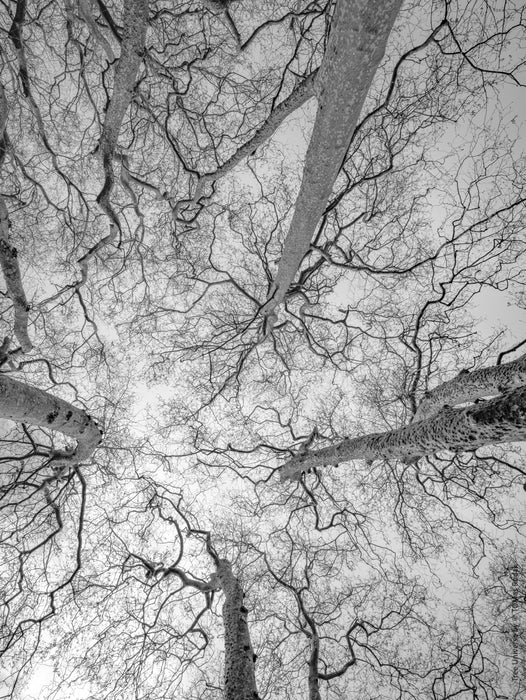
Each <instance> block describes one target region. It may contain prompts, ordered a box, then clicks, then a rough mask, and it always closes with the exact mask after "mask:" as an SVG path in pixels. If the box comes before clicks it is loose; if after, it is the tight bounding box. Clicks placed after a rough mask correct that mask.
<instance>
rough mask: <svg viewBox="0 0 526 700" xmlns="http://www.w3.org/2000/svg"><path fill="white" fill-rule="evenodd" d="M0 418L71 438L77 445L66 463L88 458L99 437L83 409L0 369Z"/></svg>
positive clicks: (94, 425) (100, 432)
mask: <svg viewBox="0 0 526 700" xmlns="http://www.w3.org/2000/svg"><path fill="white" fill-rule="evenodd" d="M0 418H7V419H9V420H12V421H16V422H17V423H28V424H29V425H36V426H39V427H41V428H49V429H50V430H58V431H59V432H61V433H63V434H64V435H67V436H68V437H71V438H74V439H75V440H76V441H77V448H76V450H75V452H74V453H73V454H71V456H69V457H68V459H67V462H68V463H71V462H74V463H77V462H81V461H84V460H87V459H89V457H91V455H92V453H93V451H94V450H95V448H96V447H97V445H98V444H99V443H100V441H101V440H102V431H101V430H100V428H99V427H98V426H97V424H96V422H95V421H94V420H93V418H91V416H89V415H88V414H87V413H86V411H83V410H81V409H79V408H76V407H75V406H74V405H73V404H71V403H69V402H68V401H63V400H62V399H59V398H57V397H56V396H53V395H52V394H49V393H48V392H47V391H42V389H37V388H35V387H33V386H30V385H29V384H24V383H22V382H19V381H17V380H16V379H12V378H11V377H9V376H8V375H7V374H5V373H2V372H0Z"/></svg>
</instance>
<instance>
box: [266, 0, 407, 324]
mask: <svg viewBox="0 0 526 700" xmlns="http://www.w3.org/2000/svg"><path fill="white" fill-rule="evenodd" d="M401 4H402V2H401V0H384V2H380V1H379V0H373V1H372V2H369V1H368V0H338V2H337V4H336V9H335V11H334V18H333V20H332V25H331V32H330V35H329V40H328V44H327V50H326V52H325V56H324V58H323V62H322V65H321V67H320V71H319V76H318V78H317V80H316V94H317V97H318V111H317V114H316V120H315V122H314V128H313V131H312V136H311V140H310V143H309V147H308V150H307V156H306V160H305V167H304V171H303V179H302V182H301V187H300V191H299V194H298V198H297V200H296V205H295V209H294V214H293V217H292V222H291V225H290V229H289V232H288V234H287V237H286V239H285V244H284V246H283V253H282V256H281V260H280V263H279V267H278V271H277V273H276V276H275V278H274V283H273V286H272V289H271V290H270V294H269V297H268V300H267V303H266V304H265V306H264V307H263V314H264V315H265V316H266V318H267V320H268V322H269V324H270V325H272V319H273V318H275V309H276V307H277V306H279V304H281V303H282V302H283V300H284V299H285V295H286V293H287V290H288V288H289V287H290V285H291V283H292V281H293V279H294V277H295V275H296V273H297V271H298V269H299V267H300V265H301V261H302V260H303V257H304V256H305V254H306V253H307V252H308V250H309V246H310V243H311V241H312V239H313V237H314V234H315V232H316V227H317V225H318V222H319V221H320V219H321V217H322V215H323V212H324V210H325V207H326V206H327V203H328V201H329V197H330V194H331V192H332V188H333V185H334V183H335V181H336V178H337V176H338V173H339V172H340V168H341V166H342V162H343V160H344V158H345V155H346V153H347V150H348V148H349V145H350V143H351V139H352V136H353V133H354V129H355V127H356V125H357V123H358V119H359V117H360V112H361V110H362V107H363V104H364V101H365V98H366V96H367V93H368V91H369V88H370V86H371V83H372V81H373V78H374V75H375V73H376V70H377V68H378V65H379V63H380V61H381V60H382V57H383V55H384V52H385V48H386V45H387V40H388V38H389V34H390V32H391V29H392V26H393V24H394V21H395V18H396V16H397V14H398V11H399V9H400V6H401Z"/></svg>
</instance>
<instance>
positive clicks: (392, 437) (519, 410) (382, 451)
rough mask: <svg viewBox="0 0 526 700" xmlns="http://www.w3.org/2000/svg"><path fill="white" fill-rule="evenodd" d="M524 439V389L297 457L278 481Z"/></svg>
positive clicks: (525, 427)
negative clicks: (358, 463)
mask: <svg viewBox="0 0 526 700" xmlns="http://www.w3.org/2000/svg"><path fill="white" fill-rule="evenodd" d="M524 440H526V386H522V387H520V388H518V389H514V390H512V391H510V392H507V393H506V394H503V395H501V396H498V397H497V398H495V399H491V400H489V401H483V402H481V403H477V404H474V405H471V406H467V407H465V408H450V407H449V406H444V407H443V408H442V410H441V411H440V412H439V413H438V414H437V415H435V416H432V417H431V418H428V419H425V420H421V421H419V422H416V423H411V425H408V426H405V427H404V428H399V429H398V430H390V431H388V432H385V433H372V434H370V435H364V436H362V437H357V438H346V439H345V440H342V441H341V442H339V443H337V444H336V445H332V446H330V447H325V448H323V449H321V450H315V451H312V452H307V453H305V454H300V455H296V456H295V457H293V458H292V459H291V460H290V461H289V462H287V463H286V464H284V465H283V466H282V467H281V470H280V475H281V479H282V480H283V479H295V478H298V477H299V476H300V475H301V473H303V472H305V471H307V470H309V469H312V468H314V467H316V468H318V467H325V466H327V465H330V464H336V465H337V464H339V463H342V462H349V461H351V460H354V459H365V460H367V461H374V460H376V459H399V460H401V461H404V462H412V461H415V460H416V459H418V458H419V457H424V456H426V455H433V454H435V453H437V452H440V451H442V450H449V451H452V452H471V451H473V450H476V449H477V448H478V447H483V446H484V445H493V444H499V443H505V442H522V441H524Z"/></svg>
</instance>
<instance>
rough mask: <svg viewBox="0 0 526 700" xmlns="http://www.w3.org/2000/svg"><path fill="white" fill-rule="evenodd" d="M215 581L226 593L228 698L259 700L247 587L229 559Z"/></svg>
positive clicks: (221, 563)
mask: <svg viewBox="0 0 526 700" xmlns="http://www.w3.org/2000/svg"><path fill="white" fill-rule="evenodd" d="M213 584H214V586H217V587H218V588H221V590H222V591H223V594H224V596H225V602H224V603H223V624H224V627H225V700H256V698H258V697H259V696H258V693H257V688H256V675H255V670H254V662H255V658H254V650H253V648H252V643H251V641H250V633H249V629H248V622H247V614H248V610H247V609H246V608H245V606H244V603H243V597H244V594H243V588H242V587H241V584H240V583H239V580H238V579H237V578H236V577H235V576H234V574H233V572H232V566H231V565H230V562H229V561H228V560H227V559H219V560H218V563H217V564H216V572H215V576H214V577H213Z"/></svg>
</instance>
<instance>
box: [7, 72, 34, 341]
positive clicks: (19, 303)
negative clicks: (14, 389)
mask: <svg viewBox="0 0 526 700" xmlns="http://www.w3.org/2000/svg"><path fill="white" fill-rule="evenodd" d="M7 116H8V105H7V98H6V96H5V91H4V86H3V85H2V84H1V83H0V169H1V167H2V165H3V161H4V157H5V154H6V151H7ZM9 226H10V224H9V212H8V210H7V205H6V203H5V199H4V197H3V196H2V195H0V267H1V268H2V272H3V274H4V279H5V285H6V288H7V293H8V295H9V297H10V298H11V301H12V302H13V309H14V315H15V322H14V331H15V335H16V337H17V340H18V342H19V343H20V347H21V348H22V351H23V352H29V351H30V350H31V348H32V347H33V346H32V344H31V340H30V339H29V334H28V332H27V324H28V321H29V314H28V311H29V305H28V303H27V300H26V294H25V291H24V287H23V285H22V275H21V274H20V266H19V264H18V251H17V249H16V248H15V247H14V246H12V245H11V241H10V235H9Z"/></svg>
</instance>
